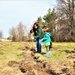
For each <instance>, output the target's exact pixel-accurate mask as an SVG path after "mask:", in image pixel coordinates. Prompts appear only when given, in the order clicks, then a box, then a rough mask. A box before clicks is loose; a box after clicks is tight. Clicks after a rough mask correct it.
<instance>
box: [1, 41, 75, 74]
mask: <svg viewBox="0 0 75 75" xmlns="http://www.w3.org/2000/svg"><path fill="white" fill-rule="evenodd" d="M42 46H43V48H42V53H41V54H38V53H35V57H38V60H39V61H46V62H48V63H49V64H50V69H51V70H50V73H49V72H47V75H67V74H68V75H75V73H74V72H75V43H71V42H70V43H68V42H65V43H64V42H63V43H60V42H53V45H52V48H51V56H50V57H46V56H44V53H45V47H44V44H42ZM32 47H33V48H35V43H34V42H30V43H29V42H0V75H28V74H27V73H23V72H22V71H21V70H20V69H19V65H20V63H21V62H22V60H25V55H26V54H27V55H30V52H29V50H30V49H31V48H32ZM27 50H28V51H27ZM36 59H37V58H36ZM29 60H30V59H29ZM29 60H27V61H29ZM31 62H32V60H31ZM42 64H43V63H42ZM20 66H21V65H20ZM57 67H58V68H57ZM46 69H47V64H46ZM46 69H45V70H46ZM60 70H61V71H62V72H60ZM30 75H32V74H30ZM35 75H36V74H35ZM37 75H40V74H37ZM45 75H46V74H45Z"/></svg>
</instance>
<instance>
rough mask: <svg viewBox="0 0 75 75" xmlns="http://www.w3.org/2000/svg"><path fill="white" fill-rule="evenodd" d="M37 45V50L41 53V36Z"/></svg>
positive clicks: (37, 40)
mask: <svg viewBox="0 0 75 75" xmlns="http://www.w3.org/2000/svg"><path fill="white" fill-rule="evenodd" d="M36 47H37V52H38V53H41V48H42V46H41V39H39V38H37V39H36Z"/></svg>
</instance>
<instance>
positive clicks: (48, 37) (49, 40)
mask: <svg viewBox="0 0 75 75" xmlns="http://www.w3.org/2000/svg"><path fill="white" fill-rule="evenodd" d="M50 37H51V34H50V33H49V32H47V33H45V34H44V38H43V39H42V40H43V41H44V43H45V45H46V46H48V45H50V42H51V38H50Z"/></svg>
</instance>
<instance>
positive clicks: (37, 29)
mask: <svg viewBox="0 0 75 75" xmlns="http://www.w3.org/2000/svg"><path fill="white" fill-rule="evenodd" d="M32 32H33V33H34V39H35V41H36V48H37V53H41V49H42V45H41V44H42V43H41V39H42V38H43V37H44V32H43V30H42V28H41V27H40V26H39V25H38V23H37V22H35V23H34V25H33V27H32V30H30V33H32Z"/></svg>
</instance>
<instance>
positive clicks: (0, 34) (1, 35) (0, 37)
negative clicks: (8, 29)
mask: <svg viewBox="0 0 75 75" xmlns="http://www.w3.org/2000/svg"><path fill="white" fill-rule="evenodd" d="M2 37H3V33H2V31H1V30H0V39H2Z"/></svg>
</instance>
